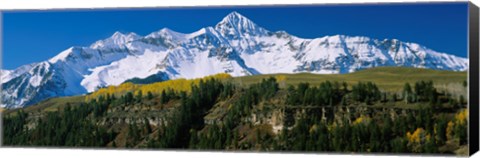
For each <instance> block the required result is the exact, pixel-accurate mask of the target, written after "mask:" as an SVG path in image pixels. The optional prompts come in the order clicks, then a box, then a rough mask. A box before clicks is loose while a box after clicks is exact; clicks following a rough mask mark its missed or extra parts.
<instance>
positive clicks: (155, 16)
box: [2, 2, 468, 69]
mask: <svg viewBox="0 0 480 158" xmlns="http://www.w3.org/2000/svg"><path fill="white" fill-rule="evenodd" d="M232 11H237V12H239V13H240V14H242V15H244V16H246V17H248V18H249V19H251V20H252V21H254V22H255V23H257V24H258V25H260V26H262V27H264V28H266V29H268V30H271V31H278V30H285V31H287V32H289V33H290V34H293V35H296V36H299V37H304V38H314V37H321V36H326V35H336V34H344V35H352V36H369V37H372V38H377V39H385V38H396V39H399V40H402V41H407V42H415V43H420V44H422V45H425V46H427V47H429V48H431V49H433V50H436V51H440V52H446V53H450V54H455V55H457V56H462V57H466V56H467V33H468V32H467V11H468V6H467V3H465V2H460V3H440V4H439V3H434V4H432V3H430V4H382V5H372V4H368V5H316V6H289V7H287V6H276V7H272V6H262V7H258V6H257V7H222V8H219V7H215V8H205V7H203V8H148V9H145V8H144V9H108V10H105V9H104V10H99V9H95V10H55V11H52V10H50V11H8V12H4V13H3V39H2V41H3V68H4V69H14V68H16V67H18V66H21V65H24V64H28V63H32V62H38V61H43V60H47V59H49V58H51V57H53V56H55V55H56V54H58V53H60V52H61V51H62V50H65V49H67V48H68V47H70V46H89V45H90V44H91V43H93V42H95V41H97V40H99V39H104V38H107V37H109V36H111V35H112V34H113V33H114V32H115V31H120V32H135V33H137V34H139V35H147V34H149V33H151V32H153V31H157V30H160V29H161V28H163V27H168V28H170V29H172V30H175V31H178V32H184V33H189V32H193V31H196V30H198V29H200V28H202V27H206V26H214V25H215V24H216V23H217V22H219V21H220V20H221V19H222V18H223V17H224V16H226V15H227V14H228V13H230V12H232Z"/></svg>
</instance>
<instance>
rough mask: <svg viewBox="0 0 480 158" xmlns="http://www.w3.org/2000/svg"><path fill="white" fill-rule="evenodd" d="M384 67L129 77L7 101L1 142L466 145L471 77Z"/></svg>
mask: <svg viewBox="0 0 480 158" xmlns="http://www.w3.org/2000/svg"><path fill="white" fill-rule="evenodd" d="M369 71H371V70H369ZM402 71H403V70H402ZM409 71H410V70H409ZM407 73H408V74H407ZM359 74H362V72H359ZM384 74H385V75H384V76H382V75H381V73H380V75H377V76H375V77H376V78H383V79H382V80H385V81H379V80H371V81H367V80H361V81H357V79H359V77H357V78H355V77H350V79H351V80H349V77H345V78H344V80H342V79H341V77H339V78H338V79H335V80H330V79H325V78H326V76H316V75H307V74H300V75H303V76H307V77H305V78H304V80H303V81H300V82H299V81H298V80H299V76H296V75H287V74H280V75H272V76H263V77H259V76H252V78H255V79H252V78H244V77H243V78H232V77H231V76H229V75H226V74H219V75H215V76H210V77H206V78H202V79H194V80H183V79H182V80H171V81H163V82H158V83H153V84H144V85H141V84H132V83H124V84H122V85H120V86H116V87H106V88H103V89H100V90H98V91H96V92H94V93H92V94H88V95H86V96H77V97H71V98H67V99H65V98H63V99H62V98H56V99H51V100H47V101H44V102H42V103H39V104H37V105H34V106H31V107H28V108H25V109H14V110H7V111H6V112H4V114H5V117H4V118H3V127H4V129H3V130H4V132H3V133H4V137H3V138H4V142H3V143H4V144H3V145H5V146H47V147H106V148H148V149H188V150H249V151H295V152H355V153H364V152H382V153H435V154H437V153H442V154H464V152H465V150H467V143H468V141H467V140H468V139H467V137H468V136H467V117H468V110H466V105H467V99H466V98H467V96H465V94H466V89H467V87H468V86H467V83H466V81H465V80H461V79H458V78H460V77H458V78H457V76H450V78H448V77H447V78H441V79H438V80H435V79H430V78H428V77H425V76H424V79H425V80H422V79H418V80H415V81H410V80H409V81H408V82H404V83H403V84H402V86H401V88H400V90H398V88H395V87H398V85H395V86H394V88H392V87H391V85H389V84H386V83H387V82H388V80H389V79H388V78H389V75H390V74H388V73H384ZM297 75H298V74H297ZM399 75H402V74H401V73H400V74H399ZM404 75H412V74H410V73H409V72H408V71H406V72H405V74H404ZM417 75H424V74H417ZM312 76H313V77H312ZM327 78H328V77H327ZM420 78H421V77H420ZM464 79H466V77H465V78H464ZM319 80H320V81H319ZM352 80H353V81H352ZM390 80H391V82H394V83H397V82H400V81H398V78H390ZM240 81H241V82H240ZM354 81H356V82H354ZM445 81H448V82H445Z"/></svg>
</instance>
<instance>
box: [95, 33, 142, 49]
mask: <svg viewBox="0 0 480 158" xmlns="http://www.w3.org/2000/svg"><path fill="white" fill-rule="evenodd" d="M140 38H141V36H139V35H137V34H136V33H133V32H130V33H127V34H124V33H122V32H120V31H116V32H115V33H113V35H112V36H110V37H109V38H107V39H104V40H100V41H97V42H95V43H94V44H92V45H91V46H90V48H94V49H98V48H113V47H119V46H122V45H124V44H127V43H128V42H131V41H134V40H137V39H140Z"/></svg>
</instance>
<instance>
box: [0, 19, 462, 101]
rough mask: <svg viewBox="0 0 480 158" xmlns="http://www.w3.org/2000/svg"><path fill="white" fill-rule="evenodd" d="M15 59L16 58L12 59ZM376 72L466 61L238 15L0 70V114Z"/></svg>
mask: <svg viewBox="0 0 480 158" xmlns="http://www.w3.org/2000/svg"><path fill="white" fill-rule="evenodd" d="M12 60H14V59H12ZM378 66H402V67H416V68H428V69H437V70H450V71H466V70H467V69H468V59H466V58H462V57H457V56H454V55H450V54H446V53H440V52H436V51H434V50H432V49H429V48H427V47H425V46H422V45H419V44H416V43H410V42H402V41H399V40H397V39H383V40H379V39H372V38H369V37H361V36H346V35H334V36H325V37H319V38H314V39H306V38H301V37H297V36H294V35H291V34H289V33H287V32H285V31H276V32H272V31H269V30H267V29H265V28H263V27H261V26H258V25H257V24H255V23H254V22H252V21H251V20H249V19H248V18H246V17H244V16H242V15H241V14H239V13H237V12H232V13H230V14H228V15H227V16H226V17H224V18H223V19H222V20H221V21H220V22H219V23H217V24H216V25H215V26H210V27H205V28H202V29H200V30H198V31H196V32H193V33H179V32H175V31H173V30H170V29H168V28H163V29H161V30H159V31H156V32H153V33H150V34H148V35H146V36H141V35H137V34H135V33H126V34H125V33H120V32H115V33H114V34H113V35H112V36H111V37H109V38H106V39H103V40H99V41H97V42H95V43H93V44H92V45H90V46H88V47H77V46H75V47H71V48H68V49H66V50H64V51H62V52H60V53H59V54H58V55H56V56H54V57H53V58H50V59H49V60H47V61H43V62H38V63H31V64H28V65H24V66H21V67H19V68H17V69H14V70H1V84H2V92H1V101H2V102H1V105H0V106H1V107H6V108H19V107H24V106H29V105H32V104H35V103H37V102H39V101H42V100H44V99H47V98H51V97H57V96H71V95H80V94H85V93H89V92H93V91H95V90H97V89H98V88H100V87H105V86H110V85H119V84H121V83H123V82H125V81H129V80H131V79H143V78H152V77H153V78H155V79H157V80H169V79H177V78H187V79H190V78H198V77H204V76H207V75H212V74H217V73H228V74H231V75H232V76H246V75H257V74H273V73H299V72H309V73H316V74H342V73H350V72H355V71H357V70H362V69H367V68H372V67H378Z"/></svg>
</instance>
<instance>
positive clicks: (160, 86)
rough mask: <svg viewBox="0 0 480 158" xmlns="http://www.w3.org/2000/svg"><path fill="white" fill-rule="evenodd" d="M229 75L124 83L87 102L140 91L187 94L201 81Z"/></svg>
mask: <svg viewBox="0 0 480 158" xmlns="http://www.w3.org/2000/svg"><path fill="white" fill-rule="evenodd" d="M231 77H232V76H230V75H229V74H226V73H220V74H216V75H211V76H206V77H203V78H197V79H189V80H187V79H183V78H182V79H175V80H167V81H163V82H157V83H152V84H142V85H140V84H133V83H130V82H127V83H123V84H121V85H118V86H108V87H106V88H102V89H99V90H97V91H95V92H93V93H91V94H89V95H87V96H86V97H85V99H86V101H89V100H91V99H96V98H98V97H100V96H106V95H110V94H114V95H115V96H119V95H123V94H125V93H127V92H133V93H134V94H138V93H139V92H140V91H141V92H142V94H147V93H148V92H151V93H153V94H161V93H162V91H164V90H168V89H173V90H174V91H177V92H179V91H186V92H187V93H189V92H191V90H192V89H191V86H192V85H198V84H199V83H200V80H208V79H221V80H223V79H228V78H231Z"/></svg>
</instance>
